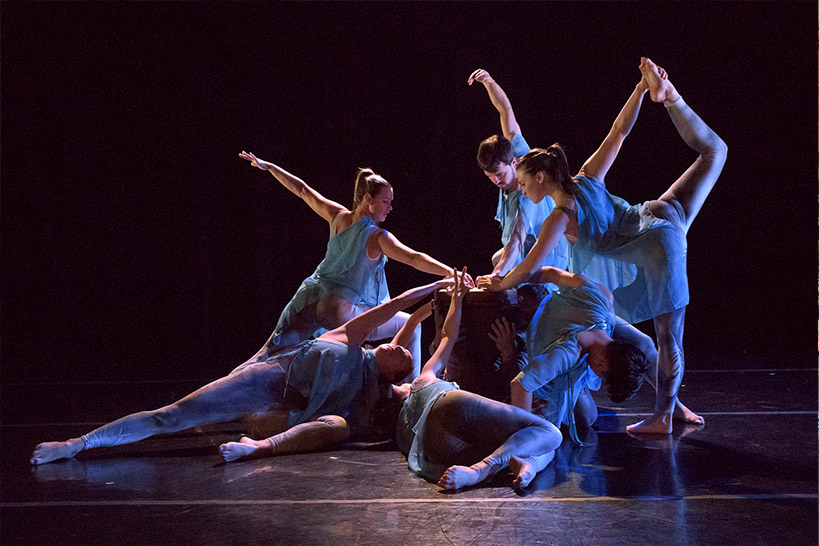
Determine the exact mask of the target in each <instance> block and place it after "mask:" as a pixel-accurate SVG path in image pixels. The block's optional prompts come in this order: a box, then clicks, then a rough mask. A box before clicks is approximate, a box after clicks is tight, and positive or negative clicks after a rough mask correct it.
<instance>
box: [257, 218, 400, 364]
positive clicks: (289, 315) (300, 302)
mask: <svg viewBox="0 0 819 546" xmlns="http://www.w3.org/2000/svg"><path fill="white" fill-rule="evenodd" d="M340 219H341V215H340V214H338V215H336V217H335V219H334V220H333V223H332V224H331V226H330V240H329V241H328V242H327V252H326V253H325V255H324V259H323V260H322V261H321V263H320V264H319V265H318V267H317V268H316V270H315V271H314V272H313V274H312V275H310V276H309V277H307V278H306V279H304V281H303V282H302V283H301V286H299V289H298V290H297V291H296V294H295V295H294V296H293V298H292V299H291V300H290V302H289V303H288V304H287V306H286V307H285V308H284V310H283V311H282V314H281V316H280V317H279V321H278V323H277V324H276V329H275V330H274V332H273V334H272V335H271V336H270V338H269V339H268V340H267V342H266V343H265V344H264V346H263V347H262V348H261V349H260V350H259V352H257V353H256V355H255V356H254V357H253V358H251V360H264V359H266V358H268V357H269V356H270V355H271V354H272V353H273V352H275V351H276V350H277V349H278V348H279V343H280V342H281V337H282V333H283V332H285V331H286V330H287V329H288V328H289V327H290V325H291V323H292V321H293V320H294V318H295V317H296V315H297V314H298V313H299V312H300V311H302V310H303V309H304V308H306V307H308V306H309V305H312V304H314V303H317V302H318V301H320V300H322V299H324V298H326V297H327V296H330V295H336V296H339V297H341V298H344V299H345V300H347V301H349V302H350V303H351V304H353V305H354V306H355V305H366V306H367V307H375V306H377V305H379V304H381V303H383V302H385V301H386V300H388V299H390V293H389V290H388V289H387V279H386V277H385V275H384V265H385V264H386V263H387V257H386V256H385V255H383V254H382V255H381V257H380V258H378V259H377V260H372V259H370V257H369V256H367V248H366V246H367V240H369V238H370V236H371V235H372V234H373V233H375V232H376V231H377V230H379V229H381V228H379V227H378V226H377V225H376V223H375V222H374V221H373V220H372V218H361V219H360V220H358V221H357V222H355V223H353V224H351V225H350V226H348V227H347V228H346V229H344V230H343V231H341V232H340V233H337V229H338V221H339V220H340ZM325 332H327V330H326V329H324V328H319V329H318V330H316V331H315V332H313V336H316V337H318V336H320V335H321V334H323V333H325Z"/></svg>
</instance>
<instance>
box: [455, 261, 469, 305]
mask: <svg viewBox="0 0 819 546" xmlns="http://www.w3.org/2000/svg"><path fill="white" fill-rule="evenodd" d="M452 273H453V278H454V279H455V282H454V284H453V286H452V293H451V296H452V303H453V304H455V303H461V302H462V301H463V299H464V296H465V295H466V293H467V292H469V285H468V284H467V282H466V277H468V275H467V274H466V267H464V268H463V269H462V270H461V272H460V273H458V270H457V269H455V268H453V269H452ZM469 280H470V281H471V280H472V279H471V278H470V279H469Z"/></svg>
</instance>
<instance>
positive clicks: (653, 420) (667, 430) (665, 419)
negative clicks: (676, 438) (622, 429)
mask: <svg viewBox="0 0 819 546" xmlns="http://www.w3.org/2000/svg"><path fill="white" fill-rule="evenodd" d="M671 429H672V424H671V414H670V413H655V414H654V415H652V416H651V417H649V418H648V419H645V420H643V421H640V422H639V423H634V424H633V425H629V426H627V427H626V431H627V432H630V433H632V434H671Z"/></svg>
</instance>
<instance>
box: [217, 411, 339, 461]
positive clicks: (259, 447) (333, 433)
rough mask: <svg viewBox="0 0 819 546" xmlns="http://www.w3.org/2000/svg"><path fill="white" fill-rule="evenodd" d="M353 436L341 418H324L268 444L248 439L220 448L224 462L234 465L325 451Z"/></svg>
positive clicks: (225, 444)
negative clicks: (245, 461) (235, 462)
mask: <svg viewBox="0 0 819 546" xmlns="http://www.w3.org/2000/svg"><path fill="white" fill-rule="evenodd" d="M349 435H350V429H349V428H348V427H347V422H346V421H345V420H344V419H343V418H341V417H339V416H337V415H324V416H322V417H319V418H318V419H316V420H315V421H309V422H307V423H301V424H300V425H296V426H295V427H293V428H291V429H290V430H287V431H285V432H282V433H280V434H276V435H275V436H271V437H270V438H266V439H264V440H252V439H250V438H247V437H244V438H242V439H241V440H239V441H238V442H227V443H224V444H222V445H220V446H219V453H220V455H221V456H222V460H224V461H225V462H230V461H237V460H239V459H250V458H254V459H255V458H259V457H272V456H273V455H286V454H288V453H304V452H308V451H321V450H323V449H327V448H330V447H332V446H334V445H336V444H339V443H341V442H343V441H344V440H346V439H347V437H349Z"/></svg>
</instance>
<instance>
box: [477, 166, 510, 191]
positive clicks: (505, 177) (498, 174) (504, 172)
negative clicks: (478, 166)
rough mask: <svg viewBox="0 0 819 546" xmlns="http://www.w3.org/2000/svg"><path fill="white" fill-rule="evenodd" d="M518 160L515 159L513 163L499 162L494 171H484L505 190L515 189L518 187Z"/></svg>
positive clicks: (495, 183) (494, 182)
mask: <svg viewBox="0 0 819 546" xmlns="http://www.w3.org/2000/svg"><path fill="white" fill-rule="evenodd" d="M517 162H518V160H517V159H513V160H512V162H511V163H498V166H497V168H496V169H495V170H494V171H483V174H485V175H486V177H487V178H488V179H489V180H491V181H492V183H493V184H494V185H496V186H497V187H499V188H500V189H502V190H503V191H515V190H517V189H518V179H517V175H516V173H515V165H517Z"/></svg>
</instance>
